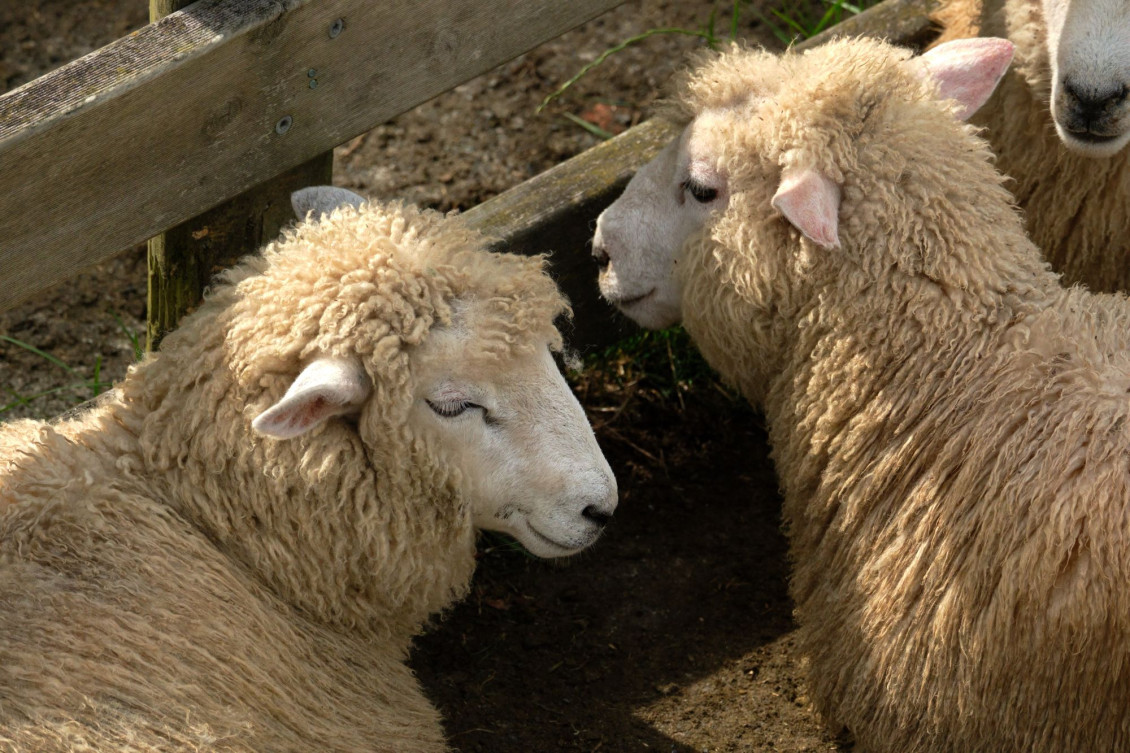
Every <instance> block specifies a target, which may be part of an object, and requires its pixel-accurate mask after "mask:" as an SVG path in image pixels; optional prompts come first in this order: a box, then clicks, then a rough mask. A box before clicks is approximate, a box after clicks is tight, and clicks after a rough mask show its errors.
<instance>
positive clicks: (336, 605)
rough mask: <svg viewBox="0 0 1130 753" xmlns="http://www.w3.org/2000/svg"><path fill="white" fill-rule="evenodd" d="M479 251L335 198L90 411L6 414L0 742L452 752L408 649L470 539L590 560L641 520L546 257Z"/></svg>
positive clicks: (460, 568)
mask: <svg viewBox="0 0 1130 753" xmlns="http://www.w3.org/2000/svg"><path fill="white" fill-rule="evenodd" d="M297 198H298V203H299V204H303V203H304V204H305V206H304V207H303V208H310V209H313V210H315V211H317V212H323V211H329V209H330V207H328V206H323V200H324V201H329V202H330V203H331V204H336V203H339V202H341V201H342V199H343V197H342V196H341V195H340V194H335V193H334V192H332V191H330V192H319V191H316V190H315V191H307V192H305V193H304V194H302V195H300V196H299V197H297ZM345 198H346V199H350V197H345ZM356 198H359V197H352V199H356ZM346 203H353V202H352V200H349V201H346ZM484 245H485V241H484V239H483V238H482V237H481V236H479V235H478V234H476V233H474V232H472V231H469V230H467V229H465V228H464V227H463V226H462V225H461V224H459V223H456V222H449V221H445V220H444V219H443V218H442V217H441V216H440V215H438V214H436V213H432V212H421V211H418V210H415V209H411V208H408V207H400V206H397V205H393V206H389V207H380V206H377V205H362V206H360V207H359V208H357V209H354V208H352V207H344V208H340V209H336V210H333V211H329V213H328V216H325V217H323V218H322V219H321V221H317V222H308V223H306V224H303V225H300V226H299V227H298V228H297V229H296V230H294V231H293V232H290V233H288V235H287V236H286V237H285V238H284V239H283V240H282V241H280V242H278V243H275V244H272V245H271V246H269V247H268V248H267V249H266V250H265V251H264V253H263V255H262V256H261V257H250V258H248V259H247V260H245V261H244V262H243V263H242V264H241V265H240V266H238V267H236V268H235V269H233V270H230V271H228V272H226V273H224V275H223V276H222V279H221V281H220V282H219V283H218V284H217V286H216V287H215V288H214V289H213V291H212V292H211V294H210V295H209V297H208V298H207V300H206V301H205V303H204V304H203V305H202V306H201V307H200V308H199V310H197V311H196V312H195V313H194V314H192V315H191V316H190V317H188V318H186V320H185V321H184V322H183V324H182V325H181V327H180V328H179V329H178V330H176V331H175V332H173V333H172V334H170V335H169V336H168V337H167V338H166V339H165V341H164V343H163V345H162V351H161V352H160V353H159V354H157V355H156V356H154V357H152V358H150V359H148V360H146V361H145V362H143V363H141V364H139V365H137V366H135V367H134V368H132V369H131V371H130V373H129V374H128V375H127V376H126V378H125V379H124V380H123V381H122V382H121V383H120V384H119V385H117V387H116V388H115V390H114V391H113V392H112V394H110V395H109V396H108V397H107V398H105V399H103V400H101V401H100V402H99V403H98V404H97V405H96V406H94V407H93V408H92V409H90V410H89V411H88V412H86V413H83V414H82V415H80V416H78V417H75V418H71V419H69V420H64V421H61V422H58V423H44V422H37V421H23V422H17V423H14V424H10V425H7V426H4V427H0V511H2V512H0V749H3V750H17V751H36V752H37V753H39V752H41V751H77V750H114V751H158V750H160V751H171V750H185V751H187V750H193V751H196V750H224V751H274V752H277V751H304V752H305V751H315V750H316V751H349V752H350V753H356V752H357V751H390V752H391V751H396V752H397V753H405V752H406V751H407V752H410V753H414V752H423V751H429V752H434V751H441V750H444V749H445V745H444V741H443V734H442V730H441V727H440V720H439V716H438V714H437V712H436V711H435V709H434V708H433V707H432V706H431V705H430V704H429V703H428V701H427V700H426V699H425V698H424V696H423V694H422V692H421V690H420V687H419V685H418V683H417V681H416V679H415V678H414V677H413V675H412V673H411V671H410V670H409V669H408V668H407V667H406V666H405V664H404V660H405V658H406V655H407V653H408V651H409V647H410V643H411V640H412V637H413V636H414V635H415V634H416V633H418V632H419V631H420V629H421V628H422V627H423V625H424V624H425V622H426V621H427V620H428V619H429V616H430V615H434V614H436V613H437V612H439V611H440V610H442V609H444V608H445V607H447V606H448V605H449V604H451V603H452V601H453V600H454V599H456V598H458V597H460V596H461V595H463V594H464V593H465V592H466V591H467V588H468V586H469V581H470V578H471V573H472V571H473V569H474V557H475V543H474V542H475V530H476V529H484V528H485V529H495V530H500V531H505V532H507V533H510V534H512V535H513V536H514V537H516V538H517V539H518V540H519V541H520V542H522V544H524V545H525V547H526V548H527V549H529V551H531V552H533V553H534V554H537V555H539V556H544V557H558V556H566V555H569V554H572V553H574V552H577V551H579V550H581V549H583V548H585V547H586V546H588V545H589V544H591V543H592V542H593V541H594V540H595V539H596V538H597V536H598V535H599V533H600V531H601V529H602V527H603V526H604V524H605V522H606V521H607V520H608V518H609V516H610V515H611V513H612V511H613V509H614V508H615V506H616V485H615V480H614V479H613V476H612V473H611V470H610V469H609V467H608V464H607V463H606V462H605V460H604V457H603V456H602V454H601V452H600V449H599V448H598V447H597V444H596V441H595V439H594V437H593V434H592V431H591V429H590V427H589V425H588V423H587V420H586V418H585V414H584V412H583V411H582V409H581V407H580V405H579V404H578V402H577V400H576V399H575V397H574V396H573V395H572V393H571V392H570V391H569V388H568V386H567V385H566V383H565V381H564V379H563V378H562V376H561V374H560V373H559V371H558V369H557V367H556V365H555V364H554V361H553V357H552V354H551V351H552V350H553V349H556V348H558V347H560V344H561V339H560V335H559V334H558V332H557V330H556V329H555V327H554V319H555V318H556V317H557V316H558V315H560V314H562V313H564V312H565V311H566V310H567V307H566V303H565V301H564V299H563V298H562V296H561V295H560V293H559V292H558V290H557V288H556V286H555V285H554V283H553V281H552V280H551V279H550V278H549V277H548V275H547V274H546V273H545V270H544V266H545V262H544V259H541V258H530V257H522V256H516V255H506V254H492V253H488V252H486V251H484V250H483V247H484Z"/></svg>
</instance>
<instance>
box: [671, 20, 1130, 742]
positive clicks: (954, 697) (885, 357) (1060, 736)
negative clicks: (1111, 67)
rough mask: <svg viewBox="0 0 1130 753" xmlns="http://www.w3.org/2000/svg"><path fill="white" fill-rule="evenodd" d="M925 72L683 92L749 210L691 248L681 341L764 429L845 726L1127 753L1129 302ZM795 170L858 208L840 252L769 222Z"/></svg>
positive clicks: (700, 82) (798, 576) (830, 695)
mask: <svg viewBox="0 0 1130 753" xmlns="http://www.w3.org/2000/svg"><path fill="white" fill-rule="evenodd" d="M907 55H908V53H907V52H905V51H900V50H896V49H895V48H893V47H889V46H886V45H883V44H881V43H878V42H872V41H862V40H856V41H840V42H834V43H830V44H828V45H826V46H824V47H821V48H819V49H815V50H812V51H810V52H807V53H804V54H786V55H785V56H783V57H781V58H777V57H775V56H773V55H770V54H768V53H761V52H752V51H739V52H734V53H731V54H725V55H720V56H717V57H712V58H709V59H707V60H706V61H705V62H704V63H703V65H702V66H701V67H700V68H699V69H698V70H696V71H694V72H692V73H690V74H688V75H687V76H686V78H685V79H684V80H683V81H682V83H681V84H680V86H679V89H678V95H677V99H678V108H679V115H678V117H679V119H680V120H684V121H687V120H690V119H691V118H693V117H694V116H696V115H698V114H700V113H703V112H704V111H706V110H708V109H712V108H719V109H713V110H712V111H713V112H714V114H715V120H714V121H711V123H713V125H712V126H710V129H711V130H710V132H709V134H708V135H705V136H702V135H700V136H699V138H703V139H708V140H710V142H711V143H712V144H713V147H714V154H716V155H720V156H719V157H718V158H717V161H716V164H713V165H712V167H713V168H714V169H715V170H716V171H717V172H718V173H719V174H724V175H727V176H728V186H729V189H728V190H729V193H730V199H729V204H728V207H727V208H726V209H725V210H724V211H723V212H722V213H721V214H720V215H716V216H715V217H714V218H713V219H712V220H711V221H709V222H708V223H707V225H706V226H705V228H704V229H703V230H702V231H701V232H700V233H699V234H698V235H696V236H695V237H694V239H692V241H691V242H690V243H689V244H688V245H687V246H685V247H684V249H683V256H682V258H681V260H680V262H679V264H678V267H677V268H678V269H679V270H681V271H680V273H679V274H681V276H682V281H683V285H684V287H683V291H684V292H683V307H682V308H683V322H684V325H685V326H686V328H687V330H688V332H689V333H690V334H691V336H692V338H693V339H694V341H695V343H696V344H697V345H698V347H699V348H700V349H701V351H702V353H703V354H704V355H705V357H706V358H707V360H708V361H709V362H710V363H711V364H712V365H713V366H714V367H715V368H717V369H718V370H719V372H720V373H721V374H722V375H723V376H724V377H725V378H726V379H727V380H728V381H730V382H731V383H733V384H734V385H735V386H737V387H738V388H739V389H740V390H741V391H742V393H743V394H744V395H745V396H746V397H747V398H748V399H749V400H750V401H751V402H753V403H754V404H756V405H758V406H761V407H762V408H763V409H764V411H765V415H766V420H767V423H768V427H769V435H770V440H771V444H772V453H773V458H774V460H775V463H776V467H777V471H778V474H779V477H780V483H781V487H782V491H783V494H784V511H783V515H784V522H785V526H786V529H787V532H788V535H789V539H790V552H791V559H792V561H793V562H794V566H795V567H794V572H793V575H792V579H791V583H790V589H791V594H792V597H793V598H794V600H795V603H796V619H797V623H798V625H799V628H798V632H797V638H798V646H799V649H800V651H801V653H802V654H803V655H804V656H805V657H806V660H807V666H808V676H809V695H810V697H811V698H812V700H813V702H814V703H815V705H816V707H817V708H818V710H819V711H820V712H821V713H822V714H823V715H824V716H825V717H826V718H827V719H828V721H829V722H830V723H831V724H832V725H833V726H839V725H843V726H845V727H847V728H848V729H850V730H851V732H852V733H853V734H854V736H855V739H856V740H857V742H858V744H857V749H859V750H864V751H873V752H874V751H879V752H889V753H916V752H926V751H929V752H930V753H943V752H948V753H970V752H973V751H984V752H986V753H1019V752H1021V751H1024V752H1026V753H1027V752H1031V751H1037V752H1043V753H1049V752H1051V751H1055V752H1057V753H1069V752H1070V753H1078V752H1079V751H1127V750H1130V589H1128V588H1127V587H1126V584H1127V583H1128V582H1130V546H1128V545H1127V544H1128V542H1130V488H1128V484H1130V468H1128V458H1130V420H1128V419H1130V351H1128V346H1130V304H1128V302H1127V300H1126V299H1125V298H1124V297H1122V296H1117V297H1116V296H1110V295H1096V294H1091V293H1087V292H1085V291H1083V290H1082V289H1079V288H1075V289H1070V290H1067V289H1064V288H1063V287H1061V285H1060V284H1059V281H1058V280H1057V277H1056V276H1055V275H1054V274H1053V273H1052V272H1050V271H1049V270H1048V269H1047V268H1046V265H1045V263H1044V262H1043V261H1042V260H1041V258H1040V255H1039V252H1038V250H1037V249H1036V248H1035V246H1034V245H1033V244H1032V243H1031V242H1030V241H1029V240H1028V239H1027V238H1026V237H1025V234H1024V229H1023V227H1022V223H1021V219H1020V217H1019V215H1018V214H1017V213H1016V212H1015V210H1014V208H1013V204H1012V201H1011V199H1010V197H1009V195H1008V193H1007V192H1006V191H1005V190H1004V189H1003V188H1002V187H1001V183H1002V178H1001V177H1000V176H999V175H998V174H997V173H996V172H995V171H994V169H993V167H992V164H991V155H990V153H989V150H988V148H987V147H986V145H985V144H984V142H982V141H981V140H980V139H978V138H977V137H976V136H975V129H973V128H971V127H969V126H967V125H965V124H962V123H960V122H959V121H958V120H957V119H955V118H954V117H953V116H952V115H951V114H950V113H949V112H948V111H947V109H946V106H945V105H943V104H940V103H939V102H937V101H935V100H934V99H933V97H932V95H931V91H930V87H929V86H928V85H927V84H924V83H922V82H921V81H920V80H919V79H918V78H917V77H916V76H914V75H912V74H911V73H910V72H909V71H908V70H907V68H906V67H905V66H904V65H902V64H900V61H901V60H903V59H905V58H906V57H907ZM829 71H835V75H834V76H829V75H828V72H829ZM783 165H791V166H796V165H803V166H811V167H815V168H816V169H817V170H819V171H820V172H822V173H823V174H824V175H826V176H829V177H831V178H832V179H833V180H835V181H836V182H837V183H839V184H840V185H841V186H842V205H841V208H840V212H839V217H840V226H839V241H840V243H841V244H842V247H841V248H834V249H826V248H821V247H820V246H818V245H816V244H815V243H813V242H811V241H809V240H808V239H807V238H803V237H802V236H801V235H800V233H799V232H798V231H797V230H796V229H795V228H794V227H793V226H792V225H790V224H789V222H788V221H786V220H785V219H784V218H783V217H782V216H781V215H779V214H778V213H777V212H776V211H774V209H773V208H772V207H771V203H770V202H771V200H772V199H773V197H774V193H775V191H777V188H778V183H779V181H780V180H781V175H782V166H783ZM688 201H689V199H688Z"/></svg>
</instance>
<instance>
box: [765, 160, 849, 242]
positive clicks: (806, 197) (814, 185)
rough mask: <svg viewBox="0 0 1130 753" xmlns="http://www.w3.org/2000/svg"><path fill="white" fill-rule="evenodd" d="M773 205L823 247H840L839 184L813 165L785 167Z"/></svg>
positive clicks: (798, 228)
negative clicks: (797, 167)
mask: <svg viewBox="0 0 1130 753" xmlns="http://www.w3.org/2000/svg"><path fill="white" fill-rule="evenodd" d="M772 204H773V208H774V209H776V210H777V211H778V212H780V213H781V214H783V215H784V216H785V219H787V220H788V221H789V222H791V223H792V224H793V226H794V227H796V229H797V230H799V231H801V232H802V233H804V234H805V236H806V237H808V239H809V240H811V241H813V242H815V243H817V244H819V245H820V246H822V247H824V248H839V247H840V219H839V214H840V187H839V186H838V185H836V184H835V183H833V182H832V181H830V180H828V179H827V178H825V177H824V176H823V175H822V174H821V173H819V172H817V171H816V170H814V169H812V168H801V169H795V168H794V169H791V170H790V169H786V170H785V171H784V173H782V175H781V185H780V186H779V187H778V188H777V193H776V194H775V195H774V196H773V201H772Z"/></svg>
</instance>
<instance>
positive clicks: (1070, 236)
mask: <svg viewBox="0 0 1130 753" xmlns="http://www.w3.org/2000/svg"><path fill="white" fill-rule="evenodd" d="M936 18H937V20H939V21H940V22H941V23H942V24H943V26H944V27H945V30H944V32H943V35H942V39H943V40H948V39H957V38H960V37H968V36H974V35H976V34H977V33H978V32H982V33H984V34H986V35H988V36H1003V37H1007V38H1008V39H1010V40H1011V41H1012V42H1013V43H1014V44H1015V45H1016V63H1015V65H1014V66H1013V70H1012V71H1010V72H1009V73H1008V74H1007V75H1006V76H1005V78H1004V80H1003V81H1002V82H1001V85H1000V88H999V90H998V91H997V93H996V95H995V96H993V97H992V99H990V100H989V102H988V104H986V106H985V107H984V108H982V110H981V111H980V112H979V113H978V114H977V117H976V118H974V121H975V122H977V123H979V124H983V125H985V126H987V127H988V132H987V135H988V138H989V142H990V144H991V145H992V148H993V151H994V153H996V155H997V158H998V159H997V167H999V168H1000V170H1001V171H1002V172H1003V173H1005V174H1006V175H1008V176H1010V177H1011V178H1013V179H1014V182H1012V183H1010V184H1009V188H1010V189H1011V190H1012V191H1013V192H1014V193H1015V194H1016V199H1017V201H1018V202H1019V204H1020V206H1021V207H1022V208H1023V209H1024V211H1025V215H1026V217H1027V223H1028V232H1029V235H1030V237H1031V238H1032V240H1033V241H1034V242H1035V243H1036V245H1037V246H1039V247H1040V248H1042V249H1043V250H1044V254H1045V256H1046V258H1047V259H1048V260H1049V261H1051V263H1052V266H1053V268H1055V269H1056V270H1057V271H1061V272H1063V275H1064V281H1065V282H1067V283H1069V284H1070V283H1076V282H1079V283H1083V284H1085V285H1086V286H1087V287H1089V288H1091V289H1092V290H1095V291H1104V292H1110V291H1115V290H1122V291H1130V149H1127V148H1126V145H1127V143H1128V142H1130V97H1128V96H1127V93H1128V92H1130V3H1128V2H1126V0H946V1H945V2H943V4H942V7H941V8H940V9H939V10H938V12H937V14H936Z"/></svg>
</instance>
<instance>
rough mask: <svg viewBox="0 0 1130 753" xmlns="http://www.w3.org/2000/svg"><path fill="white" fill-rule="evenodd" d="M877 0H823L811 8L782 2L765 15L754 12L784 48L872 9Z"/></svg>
mask: <svg viewBox="0 0 1130 753" xmlns="http://www.w3.org/2000/svg"><path fill="white" fill-rule="evenodd" d="M876 2H877V0H861V1H860V2H859V3H858V4H856V3H849V2H845V0H822V3H821V5H814V4H813V3H812V2H806V0H782V2H781V4H780V5H779V6H778V7H776V8H773V9H772V10H770V11H769V14H768V15H766V14H764V13H761V12H759V11H757V10H756V9H753V12H754V13H755V15H757V17H758V18H759V19H760V20H761V22H762V23H764V24H765V25H766V26H767V27H768V28H769V30H770V31H772V32H773V36H775V37H776V38H777V40H778V41H780V42H781V43H782V44H784V45H790V44H795V43H796V42H801V41H803V40H805V39H808V38H810V37H814V36H816V35H817V34H819V33H820V32H822V31H827V30H828V29H830V28H832V27H833V26H835V25H836V24H838V23H840V22H841V21H843V20H844V19H845V18H847V17H849V16H854V15H856V14H857V13H861V12H862V11H864V10H866V9H867V8H869V7H871V6H872V5H874V4H875V3H876Z"/></svg>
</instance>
